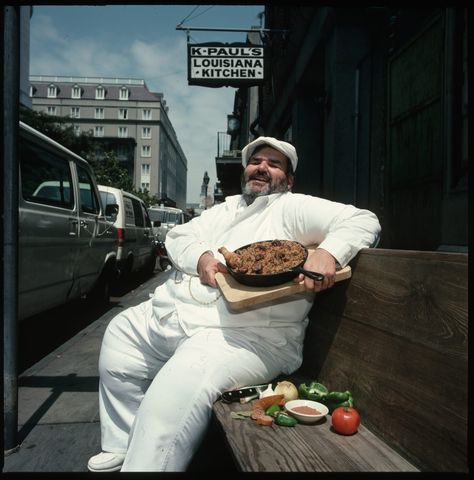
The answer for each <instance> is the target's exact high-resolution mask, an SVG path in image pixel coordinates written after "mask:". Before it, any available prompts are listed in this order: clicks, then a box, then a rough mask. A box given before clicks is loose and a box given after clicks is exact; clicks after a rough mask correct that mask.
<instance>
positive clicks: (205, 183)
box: [202, 170, 209, 210]
mask: <svg viewBox="0 0 474 480" xmlns="http://www.w3.org/2000/svg"><path fill="white" fill-rule="evenodd" d="M202 181H203V184H204V210H206V209H207V187H208V185H209V175H208V174H207V170H206V171H205V172H204V178H203V179H202Z"/></svg>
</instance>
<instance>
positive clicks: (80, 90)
mask: <svg viewBox="0 0 474 480" xmlns="http://www.w3.org/2000/svg"><path fill="white" fill-rule="evenodd" d="M30 97H31V100H32V105H33V109H34V110H36V111H41V112H44V113H47V114H49V115H58V116H61V117H69V118H70V119H71V124H73V125H74V128H75V129H76V131H77V133H78V134H79V133H80V132H88V131H91V132H92V134H93V135H94V137H95V138H96V139H97V140H100V141H101V142H102V143H103V144H104V145H105V146H106V147H107V149H108V150H111V151H114V152H115V153H116V155H117V158H118V160H119V161H120V162H122V164H123V165H124V166H125V167H126V168H127V170H128V171H129V174H130V175H131V176H132V178H133V185H134V188H135V189H137V190H142V191H144V190H147V191H148V192H149V193H150V195H152V196H154V197H155V198H156V200H157V202H159V203H164V204H166V205H171V206H177V207H179V208H182V209H184V208H186V176H187V159H186V156H185V155H184V153H183V150H182V148H181V146H180V144H179V142H178V139H177V136H176V133H175V131H174V128H173V126H172V124H171V122H170V120H169V118H168V107H167V106H166V101H165V99H164V98H163V94H162V93H156V92H151V91H150V90H148V87H147V85H146V83H145V81H144V80H139V79H132V78H97V77H94V78H91V77H61V76H38V75H31V76H30Z"/></svg>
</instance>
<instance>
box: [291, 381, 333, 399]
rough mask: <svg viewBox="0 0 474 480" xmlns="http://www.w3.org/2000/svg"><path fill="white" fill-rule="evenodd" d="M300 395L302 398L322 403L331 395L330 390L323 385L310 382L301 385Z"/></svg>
mask: <svg viewBox="0 0 474 480" xmlns="http://www.w3.org/2000/svg"><path fill="white" fill-rule="evenodd" d="M298 393H299V395H300V397H301V398H306V399H308V400H314V401H315V402H320V401H321V400H322V399H323V398H324V397H325V396H326V395H327V394H328V393H329V390H328V389H327V388H326V387H325V386H324V385H323V384H322V383H318V382H309V383H301V384H300V386H299V387H298Z"/></svg>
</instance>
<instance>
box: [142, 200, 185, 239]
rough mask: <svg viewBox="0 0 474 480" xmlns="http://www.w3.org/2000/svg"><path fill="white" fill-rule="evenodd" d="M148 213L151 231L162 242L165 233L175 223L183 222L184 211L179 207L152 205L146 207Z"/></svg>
mask: <svg viewBox="0 0 474 480" xmlns="http://www.w3.org/2000/svg"><path fill="white" fill-rule="evenodd" d="M148 214H149V215H150V220H151V223H152V225H153V233H154V235H155V238H156V240H157V241H159V242H164V241H165V238H166V234H167V233H168V232H169V231H170V230H171V229H172V228H173V227H175V226H176V225H181V224H182V223H185V221H186V218H185V216H184V212H183V211H182V210H181V209H179V208H174V207H165V206H163V205H160V206H152V207H149V208H148Z"/></svg>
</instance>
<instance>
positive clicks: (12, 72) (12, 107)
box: [2, 5, 21, 455]
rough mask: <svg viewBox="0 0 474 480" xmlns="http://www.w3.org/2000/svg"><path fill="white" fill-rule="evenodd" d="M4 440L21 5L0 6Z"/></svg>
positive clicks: (7, 447) (12, 443) (12, 325)
mask: <svg viewBox="0 0 474 480" xmlns="http://www.w3.org/2000/svg"><path fill="white" fill-rule="evenodd" d="M2 8H3V17H2V18H3V52H2V53H3V55H2V60H3V97H2V106H3V164H2V170H3V172H2V173H3V192H2V194H3V212H2V213H3V278H2V283H3V285H2V286H3V299H2V300H3V305H2V306H3V425H4V429H3V440H4V445H3V447H4V455H8V454H10V453H12V452H14V451H16V450H17V449H18V443H17V440H18V439H17V431H18V285H17V282H18V247H17V245H18V148H17V145H18V131H19V103H20V8H21V7H20V6H12V5H9V6H3V7H2Z"/></svg>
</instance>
